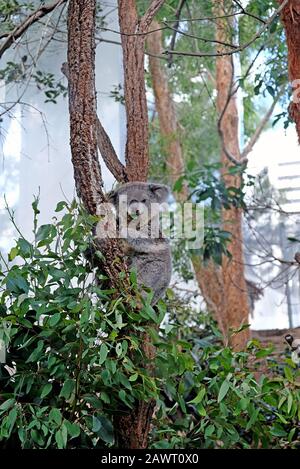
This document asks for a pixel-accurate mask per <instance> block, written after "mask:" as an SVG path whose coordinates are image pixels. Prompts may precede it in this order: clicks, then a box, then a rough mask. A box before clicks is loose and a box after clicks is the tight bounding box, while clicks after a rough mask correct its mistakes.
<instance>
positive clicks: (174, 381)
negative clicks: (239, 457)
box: [0, 201, 300, 448]
mask: <svg viewBox="0 0 300 469" xmlns="http://www.w3.org/2000/svg"><path fill="white" fill-rule="evenodd" d="M33 210H34V223H33V225H34V241H33V242H30V241H28V240H26V239H24V237H22V236H20V238H19V239H18V240H17V242H16V244H15V246H14V247H13V248H12V249H11V251H10V253H9V259H8V260H7V261H6V260H5V259H4V264H5V266H6V267H5V270H3V272H2V273H1V296H0V339H1V340H2V341H4V343H5V345H6V348H7V362H6V365H5V364H1V365H0V389H1V394H0V447H1V448H19V447H22V448H103V447H117V446H118V442H117V439H116V433H117V432H116V430H117V429H116V428H115V426H114V416H115V415H119V414H120V413H126V412H128V411H129V410H130V409H132V407H133V406H134V404H135V402H136V401H137V400H146V401H147V400H149V399H150V398H154V399H155V400H156V403H157V405H156V412H155V421H154V427H153V431H152V435H151V446H152V447H154V448H184V447H195V448H218V447H223V448H256V447H261V446H262V447H272V448H286V447H296V446H298V444H299V417H300V415H299V408H300V405H299V404H300V393H299V377H300V376H299V370H298V369H297V368H296V366H295V365H294V364H293V362H292V361H291V359H289V358H283V359H282V363H276V362H275V361H274V359H273V358H272V355H271V354H272V350H271V349H268V348H266V349H264V348H262V347H261V346H260V345H259V343H258V342H256V341H252V342H250V343H249V344H248V349H247V350H246V351H244V352H239V353H235V352H233V351H232V350H231V349H229V348H227V347H225V348H224V347H223V346H222V345H221V342H220V339H221V336H220V333H219V331H218V330H217V329H216V327H215V324H214V323H213V322H211V321H210V320H209V317H208V316H200V315H199V312H198V311H193V309H192V308H191V307H186V306H183V307H180V306H178V304H177V305H176V301H175V297H174V293H173V292H172V290H170V291H169V292H168V299H167V303H166V304H164V303H163V302H160V304H159V306H158V307H157V308H155V309H153V308H152V307H151V306H150V305H149V304H148V303H147V302H146V301H145V302H144V306H143V308H142V310H141V311H140V313H139V314H136V313H135V311H136V298H135V295H132V296H131V294H130V292H125V291H124V292H117V291H115V290H112V289H111V290H108V289H105V288H104V284H101V281H102V280H105V276H103V274H101V273H100V272H95V271H94V270H93V269H92V267H91V266H90V264H89V263H88V262H87V260H86V258H85V254H86V251H87V249H88V247H89V245H90V242H91V233H92V227H93V225H94V223H95V221H96V219H95V217H91V216H87V215H86V213H85V212H84V211H83V210H82V209H81V208H80V207H78V206H77V205H76V203H73V204H72V205H71V206H69V205H68V204H66V203H65V202H60V203H59V204H58V205H57V208H56V212H57V213H58V215H57V216H58V217H60V218H59V219H58V220H56V219H55V220H54V221H53V223H52V224H48V225H42V226H40V227H38V219H37V217H38V214H39V209H38V204H37V201H35V202H34V203H33ZM62 211H64V212H63V214H62V215H59V214H60V212H62ZM95 274H97V279H98V281H97V283H95ZM133 280H134V279H133ZM171 305H172V306H171ZM167 311H168V315H167V316H166V318H165V320H164V326H162V327H161V328H160V330H158V325H159V324H161V322H162V320H163V318H164V317H165V314H166V312H167ZM146 330H147V331H148V333H149V334H150V336H151V339H152V341H153V343H154V344H155V346H156V351H157V354H156V361H155V365H156V367H155V369H156V371H155V376H154V377H151V376H149V373H148V372H147V370H146V368H145V364H146V363H147V359H146V357H145V355H144V353H143V351H142V347H141V334H143V333H144V332H145V331H146ZM129 331H130V332H129ZM232 333H238V331H232ZM261 361H267V368H266V369H267V370H268V375H267V376H266V375H264V374H263V373H262V372H261V363H260V362H261ZM257 373H259V374H260V378H259V379H258V380H257V378H256V374H257Z"/></svg>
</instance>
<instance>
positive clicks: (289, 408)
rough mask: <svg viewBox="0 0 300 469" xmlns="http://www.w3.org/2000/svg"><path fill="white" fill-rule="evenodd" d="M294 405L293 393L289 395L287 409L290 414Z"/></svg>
mask: <svg viewBox="0 0 300 469" xmlns="http://www.w3.org/2000/svg"><path fill="white" fill-rule="evenodd" d="M292 405H293V395H292V394H291V393H289V395H288V408H287V411H288V414H289V413H290V412H291V409H292Z"/></svg>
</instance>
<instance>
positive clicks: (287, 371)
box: [284, 366, 294, 383]
mask: <svg viewBox="0 0 300 469" xmlns="http://www.w3.org/2000/svg"><path fill="white" fill-rule="evenodd" d="M284 374H285V377H286V379H287V380H288V381H289V382H290V383H293V382H294V376H293V373H292V370H291V368H289V367H288V366H285V367H284Z"/></svg>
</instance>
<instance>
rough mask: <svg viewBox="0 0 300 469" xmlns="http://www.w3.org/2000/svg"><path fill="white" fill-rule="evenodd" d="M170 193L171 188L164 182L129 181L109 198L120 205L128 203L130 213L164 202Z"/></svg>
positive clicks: (137, 212) (116, 204) (127, 208)
mask: <svg viewBox="0 0 300 469" xmlns="http://www.w3.org/2000/svg"><path fill="white" fill-rule="evenodd" d="M168 195H169V188H168V187H167V186H165V185H163V184H155V183H150V182H149V183H148V182H128V183H127V184H123V185H122V186H120V187H119V188H118V189H116V190H115V191H113V192H111V194H110V196H109V200H110V201H111V202H112V203H113V204H114V205H115V206H116V207H118V206H119V204H120V203H122V204H124V203H125V204H126V210H127V212H128V213H129V214H137V215H138V214H139V213H140V212H141V211H142V210H143V208H144V207H146V208H147V209H148V210H149V209H150V208H151V204H154V203H156V204H162V203H163V202H165V201H166V200H167V198H168Z"/></svg>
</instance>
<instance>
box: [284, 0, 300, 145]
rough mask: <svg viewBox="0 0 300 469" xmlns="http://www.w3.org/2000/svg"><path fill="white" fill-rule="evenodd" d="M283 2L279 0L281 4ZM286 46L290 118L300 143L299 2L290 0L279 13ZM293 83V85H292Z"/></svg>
mask: <svg viewBox="0 0 300 469" xmlns="http://www.w3.org/2000/svg"><path fill="white" fill-rule="evenodd" d="M282 1H283V0H279V3H282ZM281 20H282V22H283V25H284V28H285V33H286V39H287V45H288V64H289V79H290V82H291V83H292V85H293V87H294V88H295V93H294V99H293V101H292V102H291V104H290V106H289V115H290V118H291V119H292V120H293V121H294V122H295V124H296V129H297V134H298V140H299V143H300V96H299V84H300V2H299V0H290V1H289V2H288V4H287V5H286V6H285V7H284V8H283V10H282V12H281ZM294 81H295V83H293V82H294Z"/></svg>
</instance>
